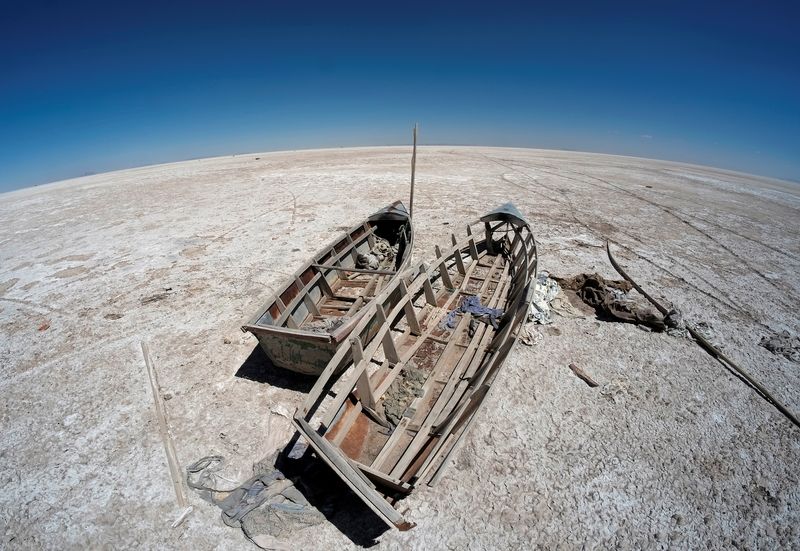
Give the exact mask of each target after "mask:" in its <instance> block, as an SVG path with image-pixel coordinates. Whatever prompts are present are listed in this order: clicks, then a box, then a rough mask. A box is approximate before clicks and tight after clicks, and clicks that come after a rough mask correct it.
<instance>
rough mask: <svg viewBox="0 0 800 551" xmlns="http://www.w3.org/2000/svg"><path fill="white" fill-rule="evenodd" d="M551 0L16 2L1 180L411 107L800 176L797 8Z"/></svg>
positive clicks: (600, 145) (432, 122) (457, 124)
mask: <svg viewBox="0 0 800 551" xmlns="http://www.w3.org/2000/svg"><path fill="white" fill-rule="evenodd" d="M553 4H556V3H552V2H549V3H542V4H541V5H537V3H534V2H528V3H520V4H515V3H503V2H485V3H481V4H478V3H475V4H471V3H469V2H460V3H452V4H449V5H444V4H436V3H433V2H426V3H416V2H413V1H408V2H402V3H384V2H374V1H373V2H355V3H352V2H341V3H338V2H328V3H323V4H319V5H318V4H315V3H313V2H306V3H301V2H281V3H277V2H276V3H271V2H256V1H252V2H235V1H229V2H224V3H223V2H219V3H204V2H202V1H196V2H180V1H176V2H159V3H148V2H147V1H142V2H137V3H117V2H102V3H99V2H98V3H92V2H76V3H67V2H51V3H40V2H35V1H31V2H25V3H19V2H5V1H4V2H3V6H2V12H1V13H2V17H0V191H7V190H10V189H15V188H19V187H24V186H28V185H34V184H39V183H44V182H48V181H53V180H59V179H63V178H68V177H73V176H79V175H82V174H86V173H91V172H104V171H108V170H114V169H118V168H125V167H130V166H140V165H146V164H152V163H159V162H168V161H176V160H181V159H189V158H196V157H206V156H213V155H223V154H230V153H243V152H253V151H264V150H279V149H294V148H312V147H337V146H348V145H384V144H402V143H408V141H409V134H410V130H409V129H410V127H411V125H412V124H413V123H414V122H419V123H420V126H421V138H422V139H421V143H428V144H482V145H508V146H523V147H544V148H557V149H575V150H585V151H599V152H608V153H618V154H627V155H636V156H644V157H653V158H662V159H674V160H681V161H687V162H693V163H699V164H707V165H712V166H719V167H723V168H730V169H735V170H742V171H746V172H752V173H756V174H763V175H768V176H774V177H779V178H785V179H793V180H798V181H800V155H798V153H799V152H800V58H799V57H798V52H800V32H797V25H798V21H799V20H800V19H798V15H800V9H798V8H797V7H794V6H796V5H797V4H796V3H789V2H786V3H779V2H773V3H770V2H758V3H757V2H736V1H732V2H724V3H722V2H719V3H716V2H707V3H700V2H693V3H681V2H636V3H620V2H615V3H605V4H603V3H601V2H587V3H585V4H583V3H581V2H571V3H567V2H565V3H559V4H562V5H561V6H555V5H553Z"/></svg>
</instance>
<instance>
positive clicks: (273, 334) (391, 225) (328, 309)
mask: <svg viewBox="0 0 800 551" xmlns="http://www.w3.org/2000/svg"><path fill="white" fill-rule="evenodd" d="M382 232H383V236H386V237H389V238H390V239H391V235H389V234H392V235H395V234H396V240H397V241H396V242H395V243H394V246H396V247H397V253H396V256H395V257H394V258H393V259H392V262H393V263H392V265H391V266H388V267H387V266H379V267H378V268H377V269H362V268H357V267H356V262H357V260H358V257H359V256H360V255H364V254H369V253H370V251H371V250H372V248H374V247H375V245H376V242H378V241H386V242H387V243H389V241H388V240H386V239H384V238H383V236H382V235H381V233H382ZM413 239H414V233H413V228H412V226H411V220H410V216H409V214H408V212H407V211H406V209H405V207H404V206H403V204H402V203H401V202H399V201H396V202H395V203H392V204H391V205H389V206H387V207H386V208H384V209H382V210H380V211H378V212H376V213H375V214H373V215H372V216H370V217H368V218H367V219H366V220H365V221H364V222H362V223H360V224H357V225H356V226H353V227H352V228H351V229H350V230H348V232H346V233H345V234H344V235H343V236H341V237H339V238H337V239H336V240H335V241H334V242H333V243H331V244H330V245H328V246H327V247H325V248H324V249H322V250H321V251H320V252H319V253H317V254H316V255H315V256H314V257H313V258H312V260H311V261H309V262H307V263H306V264H305V265H304V266H303V267H302V268H301V269H300V270H298V271H297V272H296V273H295V274H294V276H293V277H292V278H291V279H290V280H289V281H288V282H287V283H286V284H285V285H284V286H283V288H282V290H281V291H280V292H279V293H276V295H274V296H272V297H271V298H270V299H269V301H268V302H267V304H266V305H265V306H264V307H262V308H261V309H259V311H258V313H257V314H256V315H255V316H254V317H253V318H252V319H251V320H250V322H249V323H247V324H246V325H243V326H242V330H243V331H247V332H250V333H252V334H253V335H254V336H255V337H256V338H257V339H258V342H259V346H261V348H262V350H263V351H264V353H265V354H266V355H267V357H268V358H269V359H270V361H271V362H272V364H273V365H274V366H276V367H279V368H283V369H287V370H290V371H294V372H297V373H301V374H303V375H312V376H317V375H319V374H320V373H322V371H323V370H324V369H325V367H326V366H327V365H328V364H329V363H330V361H331V359H332V358H333V356H334V354H335V353H336V350H337V348H338V346H339V344H340V343H341V342H343V341H344V340H346V339H347V337H348V335H349V334H350V332H351V331H352V330H353V328H354V327H356V325H358V323H359V322H360V321H361V317H362V312H363V310H364V308H366V307H367V306H368V305H369V303H370V301H371V299H372V298H373V297H374V295H376V294H378V292H379V291H380V289H381V288H385V287H387V286H388V285H389V284H390V283H391V282H392V280H393V279H394V278H395V277H396V276H397V275H398V274H400V273H402V272H403V271H404V270H406V269H407V268H408V266H409V265H410V263H411V251H412V248H413ZM319 322H333V323H332V326H331V328H329V329H325V328H319V327H313V328H312V327H311V326H313V325H314V324H315V323H319Z"/></svg>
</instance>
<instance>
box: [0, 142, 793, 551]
mask: <svg viewBox="0 0 800 551" xmlns="http://www.w3.org/2000/svg"><path fill="white" fill-rule="evenodd" d="M409 161H410V151H409V149H408V148H363V149H341V150H324V151H302V152H281V153H265V154H248V155H237V156H233V157H224V158H215V159H205V160H197V161H188V162H182V163H174V164H168V165H161V166H153V167H146V168H139V169H132V170H125V171H120V172H114V173H109V174H101V175H95V176H90V177H85V178H80V179H76V180H71V181H67V182H61V183H58V184H52V185H48V186H42V187H38V188H32V189H26V190H21V191H17V192H12V193H7V194H3V195H0V222H2V223H1V224H0V328H1V332H0V367H1V368H2V380H0V388H2V391H0V392H1V393H0V426H2V433H1V434H2V435H1V436H0V489H1V491H0V537H2V540H0V546H2V547H4V548H9V549H17V548H19V549H31V548H87V547H89V548H137V549H139V548H146V549H154V548H180V549H201V550H202V549H249V548H254V547H253V545H252V544H251V543H250V542H249V541H247V539H246V538H245V537H244V535H243V534H242V532H241V531H240V530H236V529H233V528H229V527H227V526H225V525H224V524H223V523H222V522H221V520H220V516H219V510H218V509H216V508H215V507H213V506H212V505H211V504H209V503H207V502H205V501H202V500H201V499H200V498H199V497H198V496H197V495H196V494H195V493H192V492H189V495H188V497H189V501H190V503H191V505H192V506H193V507H194V510H193V511H192V513H191V514H190V515H189V516H188V517H187V518H186V520H185V521H184V522H183V523H182V524H180V525H179V526H178V527H176V528H171V524H172V522H173V521H174V520H175V519H176V518H177V517H178V515H179V514H180V512H181V509H180V508H179V507H178V505H177V503H176V498H175V493H174V491H173V487H172V483H171V480H170V477H169V471H168V468H167V462H166V456H165V453H164V447H163V444H162V440H161V437H160V436H159V431H158V424H157V419H156V416H155V413H154V407H153V397H152V395H151V393H150V389H149V383H148V377H147V371H146V368H145V363H144V360H143V357H142V350H141V342H142V341H145V342H147V343H148V345H149V348H150V350H151V354H152V357H153V362H154V366H155V369H156V371H157V373H158V376H159V378H160V384H161V389H162V390H161V394H162V396H163V398H164V400H165V402H164V403H165V405H166V411H167V415H168V418H169V424H170V427H171V432H172V435H173V438H174V442H175V448H176V450H177V456H178V460H179V462H180V464H181V465H183V466H186V465H188V464H189V463H191V462H193V461H195V460H197V459H199V458H200V457H203V456H206V455H212V454H219V455H222V456H224V457H225V458H226V460H227V463H226V467H225V470H224V473H223V474H224V475H225V476H226V477H227V478H228V479H230V480H232V481H241V480H244V479H246V478H248V477H249V476H250V474H251V472H252V471H251V470H252V465H253V463H255V462H256V461H259V460H260V459H262V458H264V457H266V456H268V455H270V453H271V452H273V451H274V450H275V449H276V448H278V447H281V446H283V445H284V444H285V443H286V442H287V441H288V440H289V439H290V438H291V437H292V434H293V431H292V430H291V424H290V420H289V417H290V416H291V413H292V412H293V410H294V408H295V407H296V406H297V405H298V404H299V403H300V402H301V401H302V400H303V398H304V396H305V392H306V391H307V390H308V389H309V387H310V384H311V383H310V382H309V381H308V380H307V379H303V378H302V377H297V376H294V375H292V374H288V373H283V372H280V370H276V369H274V368H273V369H268V368H266V367H265V365H264V362H263V356H261V355H260V354H259V353H258V351H257V350H256V342H255V340H254V339H253V338H252V337H251V336H249V335H246V334H244V333H242V332H241V331H240V330H239V327H240V325H241V324H242V323H243V322H244V321H246V320H247V319H248V318H249V316H250V315H251V314H253V313H254V312H255V310H257V309H258V307H259V306H260V305H261V304H262V303H264V302H265V301H266V300H267V298H268V297H269V295H270V294H271V293H272V292H273V291H274V290H275V289H276V288H277V286H278V285H279V284H280V283H281V282H282V281H283V280H284V279H285V278H287V277H288V276H289V275H290V274H291V273H292V272H293V271H294V270H295V269H296V268H297V267H298V266H299V265H300V263H301V262H302V261H303V260H305V259H306V258H307V257H309V256H310V255H311V254H312V253H313V252H315V251H316V250H318V249H319V248H321V246H322V245H323V244H325V243H327V242H328V241H330V240H331V239H332V237H333V235H334V234H336V233H338V232H340V231H341V230H342V229H344V228H345V227H347V226H350V225H352V224H353V223H355V222H357V221H358V220H360V219H362V218H363V217H364V216H366V215H368V214H370V213H371V212H373V211H375V210H377V209H378V208H380V207H382V206H384V205H386V204H387V203H389V202H390V201H391V200H394V199H396V198H405V197H407V194H408V180H409ZM506 201H513V202H514V203H515V204H516V205H517V206H518V207H519V209H520V210H521V211H522V212H523V213H524V214H525V215H526V216H527V217H528V219H529V220H530V221H531V223H532V226H533V228H534V231H535V233H536V236H537V240H538V244H539V258H540V269H541V270H547V271H549V272H550V273H552V274H554V275H558V276H570V275H575V274H579V273H591V272H599V273H600V274H602V275H604V276H607V277H613V276H615V273H614V271H613V269H612V268H611V266H610V265H609V263H608V260H607V259H606V256H605V251H604V243H605V240H606V239H609V240H611V242H612V248H613V250H614V251H615V253H616V257H617V259H618V260H619V261H620V263H621V264H622V265H623V266H624V267H625V268H626V269H627V271H628V272H629V273H630V274H631V275H632V276H633V277H634V278H636V279H637V280H638V281H639V282H640V283H641V284H642V285H643V286H644V287H645V288H646V289H648V290H650V291H651V292H652V293H653V294H654V295H656V296H657V297H659V298H663V299H665V300H666V301H669V302H671V303H673V304H674V305H676V306H678V307H679V308H680V309H681V310H682V311H683V313H684V316H685V318H686V319H687V320H689V321H691V322H695V323H697V322H705V323H707V324H708V325H709V327H710V329H709V332H710V333H711V335H712V338H713V339H714V341H715V342H716V343H717V344H719V346H720V347H721V348H722V349H723V350H724V352H725V353H726V354H728V355H729V356H730V357H731V358H732V359H734V360H735V361H736V362H738V363H739V365H741V366H742V367H743V368H745V369H746V370H748V371H749V372H750V373H751V374H752V375H753V376H754V377H755V378H757V379H758V380H760V381H761V382H762V383H763V384H764V385H765V386H766V387H767V388H769V389H770V390H771V391H772V392H773V393H774V394H775V395H776V396H778V397H779V398H780V399H781V400H782V401H783V402H784V403H785V404H786V405H787V407H788V408H789V409H790V410H792V411H794V412H800V365H798V364H797V363H794V362H793V361H791V360H790V359H787V358H785V357H783V356H780V355H776V354H773V353H771V352H770V351H768V350H766V349H765V348H763V347H762V346H759V342H760V340H761V339H762V337H764V336H768V335H771V334H773V333H775V332H780V331H784V330H786V331H789V332H790V334H797V333H798V332H799V331H800V319H799V318H798V315H797V312H798V307H799V306H800V275H798V274H800V239H799V236H800V224H798V220H800V187H798V186H797V185H795V184H790V183H786V182H780V181H775V180H767V179H762V178H758V177H755V176H750V175H744V174H738V173H732V172H727V171H721V170H716V169H710V168H706V167H698V166H691V165H682V164H676V163H668V162H661V161H651V160H644V159H634V158H627V157H615V156H604V155H594V154H583V153H570V152H556V151H542V150H525V149H501V148H472V147H422V148H420V150H419V152H418V160H417V190H416V198H415V202H416V204H415V209H416V210H415V213H414V214H415V225H416V232H417V249H416V251H415V258H416V259H419V260H422V259H426V258H430V257H431V256H432V253H433V247H434V245H435V244H437V243H443V242H448V240H449V234H450V232H451V231H453V232H461V231H462V228H463V227H464V224H465V223H466V222H468V221H470V220H472V219H474V218H476V217H477V216H479V215H481V214H483V213H484V212H485V211H487V210H489V209H490V208H493V207H495V206H497V205H498V204H500V203H504V202H506ZM537 331H538V332H539V333H540V335H541V338H540V341H539V342H538V343H537V344H536V345H535V346H532V347H525V346H521V345H519V344H518V345H517V346H516V347H515V349H514V350H513V352H512V353H511V355H510V356H509V358H508V361H507V362H506V364H505V366H504V367H503V370H502V371H501V374H500V375H499V378H498V380H497V384H496V386H495V389H494V390H493V392H492V394H491V395H490V397H489V398H488V400H487V403H486V405H485V407H484V408H483V409H482V410H481V411H480V413H479V416H478V419H477V421H476V423H475V424H474V425H473V429H472V431H471V432H470V433H469V435H468V437H467V438H466V439H465V441H464V445H463V447H462V448H461V449H460V451H459V452H458V453H457V454H456V458H455V460H454V461H453V463H452V464H451V466H450V467H449V469H448V470H447V471H446V475H445V476H444V477H443V479H442V480H441V482H440V483H439V484H438V485H436V486H434V487H422V488H419V489H418V490H417V491H415V492H414V493H413V494H412V495H411V496H410V497H408V498H407V499H406V500H404V501H403V502H402V503H401V505H400V507H401V508H402V509H403V510H405V509H407V510H408V513H407V515H408V517H409V518H410V519H411V520H413V521H414V522H416V523H417V526H416V528H414V529H412V530H410V531H408V532H402V533H401V532H397V531H394V530H389V529H386V528H385V527H384V526H382V525H381V523H380V521H379V520H377V519H376V518H375V517H374V516H372V515H371V513H369V511H368V510H366V509H365V508H364V507H359V503H358V502H357V500H355V499H353V498H352V497H348V496H346V495H344V496H342V499H341V501H340V502H339V503H340V506H339V507H338V508H337V509H336V510H334V511H327V512H326V514H327V519H326V520H325V521H324V522H323V523H322V524H320V525H318V526H315V527H312V528H308V529H304V530H297V531H296V532H294V533H293V534H292V535H291V537H290V538H289V539H288V540H287V542H288V544H289V545H290V546H291V547H292V548H298V549H303V548H304V549H334V548H349V547H356V546H371V545H372V546H376V548H377V549H408V548H416V549H528V548H543V549H595V548H597V549H608V548H619V549H643V548H646V549H666V548H719V549H729V548H732V547H739V548H748V549H776V548H792V547H795V548H796V547H798V546H800V469H798V465H800V428H798V427H796V426H794V425H792V424H791V423H790V422H789V421H788V420H787V419H786V418H785V417H783V416H782V415H781V414H780V413H779V412H778V411H777V410H776V409H775V408H774V407H772V406H771V405H770V404H768V403H767V402H766V401H765V400H763V399H762V398H761V397H760V396H759V395H758V394H756V393H755V392H754V391H753V390H752V389H751V388H749V387H748V386H747V385H745V384H744V383H743V382H742V381H741V380H739V379H738V378H736V377H734V376H733V375H732V374H731V373H729V372H728V371H726V370H725V368H724V367H723V366H722V365H720V364H719V363H718V362H716V361H715V360H714V359H713V358H711V357H710V356H709V355H707V354H705V353H704V352H703V351H702V350H701V349H700V348H699V347H698V346H697V345H696V344H695V343H693V342H692V341H690V340H687V339H685V338H681V337H675V336H670V335H667V334H665V333H652V332H646V331H643V330H641V329H639V328H638V327H636V326H634V325H630V324H619V323H610V322H607V321H602V320H598V319H596V318H595V317H594V316H590V315H587V316H584V317H576V318H575V317H556V319H555V323H554V324H553V325H550V326H547V327H539V328H537ZM570 363H574V364H576V365H578V366H580V367H581V368H582V369H583V370H584V371H586V372H587V373H588V374H590V375H591V377H592V378H594V379H595V380H596V381H597V382H598V386H597V387H596V388H590V387H589V386H587V385H586V384H585V383H584V382H583V381H582V380H580V379H579V378H577V377H576V376H575V375H574V374H573V372H572V371H570V369H569V368H568V365H569V364H570ZM330 491H331V492H339V493H342V492H344V490H343V489H342V488H341V487H340V486H337V485H336V484H333V483H331V486H330Z"/></svg>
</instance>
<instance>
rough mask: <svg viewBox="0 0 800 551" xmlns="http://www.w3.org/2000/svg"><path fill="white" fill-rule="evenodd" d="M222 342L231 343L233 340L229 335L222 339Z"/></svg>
mask: <svg viewBox="0 0 800 551" xmlns="http://www.w3.org/2000/svg"><path fill="white" fill-rule="evenodd" d="M222 342H223V343H225V344H230V343H231V340H230V339H229V338H228V337H225V338H224V339H222Z"/></svg>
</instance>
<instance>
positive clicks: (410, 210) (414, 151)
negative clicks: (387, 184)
mask: <svg viewBox="0 0 800 551" xmlns="http://www.w3.org/2000/svg"><path fill="white" fill-rule="evenodd" d="M416 166H417V124H416V123H414V149H412V150H411V199H410V200H409V202H408V217H409V218H413V217H414V170H415V168H416Z"/></svg>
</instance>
